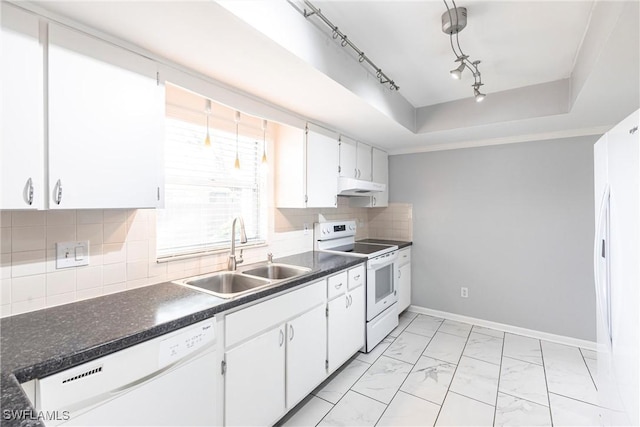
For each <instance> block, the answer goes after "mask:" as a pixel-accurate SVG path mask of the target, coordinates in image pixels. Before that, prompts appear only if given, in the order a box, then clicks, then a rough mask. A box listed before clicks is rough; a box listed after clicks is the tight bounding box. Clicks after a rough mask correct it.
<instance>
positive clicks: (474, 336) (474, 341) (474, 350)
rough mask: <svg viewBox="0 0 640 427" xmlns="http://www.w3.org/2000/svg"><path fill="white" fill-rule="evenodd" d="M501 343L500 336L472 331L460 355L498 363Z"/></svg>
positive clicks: (500, 354) (500, 355)
mask: <svg viewBox="0 0 640 427" xmlns="http://www.w3.org/2000/svg"><path fill="white" fill-rule="evenodd" d="M502 343H503V340H502V338H497V337H492V336H489V335H483V334H479V333H477V332H473V331H472V332H471V334H470V335H469V340H468V341H467V345H466V346H465V347H464V351H463V352H462V355H463V356H468V357H473V358H474V359H478V360H483V361H485V362H489V363H494V364H496V365H499V364H500V359H501V358H502Z"/></svg>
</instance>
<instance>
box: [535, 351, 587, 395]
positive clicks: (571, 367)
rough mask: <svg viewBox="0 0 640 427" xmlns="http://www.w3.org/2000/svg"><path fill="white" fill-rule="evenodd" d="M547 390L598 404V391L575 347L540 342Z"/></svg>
mask: <svg viewBox="0 0 640 427" xmlns="http://www.w3.org/2000/svg"><path fill="white" fill-rule="evenodd" d="M542 354H543V356H544V367H545V371H546V374H547V384H548V386H549V392H553V393H556V394H560V395H562V396H566V397H571V398H574V399H577V400H581V401H583V402H587V403H592V404H594V405H597V404H598V392H597V390H596V387H595V385H594V383H593V380H592V379H591V375H590V374H589V369H588V368H587V365H586V363H585V361H584V358H583V357H582V354H581V353H580V350H579V349H578V348H577V347H569V346H567V345H562V344H556V343H552V342H548V341H543V342H542Z"/></svg>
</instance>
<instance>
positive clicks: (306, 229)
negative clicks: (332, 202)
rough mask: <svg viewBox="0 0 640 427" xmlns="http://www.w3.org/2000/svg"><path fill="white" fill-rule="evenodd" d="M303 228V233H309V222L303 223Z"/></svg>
mask: <svg viewBox="0 0 640 427" xmlns="http://www.w3.org/2000/svg"><path fill="white" fill-rule="evenodd" d="M302 227H303V230H304V235H305V236H306V235H308V234H309V223H308V222H305V223H304V225H303V226H302Z"/></svg>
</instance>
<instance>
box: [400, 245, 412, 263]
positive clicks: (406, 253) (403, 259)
mask: <svg viewBox="0 0 640 427" xmlns="http://www.w3.org/2000/svg"><path fill="white" fill-rule="evenodd" d="M410 262H411V248H405V249H402V250H401V251H398V261H397V263H398V265H404V264H407V263H410Z"/></svg>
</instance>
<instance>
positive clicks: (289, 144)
mask: <svg viewBox="0 0 640 427" xmlns="http://www.w3.org/2000/svg"><path fill="white" fill-rule="evenodd" d="M277 138H278V139H277V141H276V144H275V151H276V176H275V186H276V207H279V208H333V207H336V206H337V205H338V197H337V194H338V164H339V161H338V136H337V135H336V134H333V133H332V132H330V131H327V130H325V129H322V128H319V127H317V126H313V125H311V124H309V125H308V127H307V129H306V130H304V131H303V130H301V129H295V128H292V127H289V126H280V129H279V131H278V137H277Z"/></svg>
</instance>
